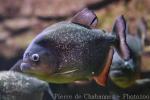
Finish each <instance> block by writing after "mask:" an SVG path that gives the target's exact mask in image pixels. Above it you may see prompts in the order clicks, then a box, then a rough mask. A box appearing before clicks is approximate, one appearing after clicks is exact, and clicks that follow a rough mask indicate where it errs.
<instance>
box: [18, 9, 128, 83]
mask: <svg viewBox="0 0 150 100" xmlns="http://www.w3.org/2000/svg"><path fill="white" fill-rule="evenodd" d="M97 21H98V20H97V17H96V15H95V14H94V13H93V12H92V11H90V10H88V9H84V10H83V11H81V12H79V13H77V14H76V15H75V16H74V17H73V18H72V19H71V21H64V22H59V23H56V24H54V25H52V26H50V27H48V28H46V29H45V30H44V31H42V32H41V33H40V34H39V35H38V36H37V37H35V39H33V41H32V42H31V43H30V44H29V46H28V47H27V49H26V50H25V53H24V55H23V60H22V63H21V65H20V66H19V67H20V69H21V71H22V72H25V73H28V74H31V75H33V76H36V77H38V78H40V79H42V80H45V81H48V82H51V83H71V82H75V81H79V80H80V81H81V80H88V79H92V78H94V79H95V81H96V82H97V83H98V84H100V85H105V83H106V80H107V77H108V73H109V69H110V65H111V61H112V56H113V49H112V48H116V49H117V50H118V52H119V54H120V55H121V57H122V58H123V59H126V60H128V59H129V50H128V47H127V45H126V41H125V40H126V39H125V31H124V30H125V28H126V27H125V21H124V17H123V16H120V17H118V18H117V20H116V22H115V24H114V29H113V32H112V34H108V33H107V32H104V31H102V30H99V29H95V28H93V27H95V26H96V23H97Z"/></svg>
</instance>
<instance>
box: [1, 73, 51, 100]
mask: <svg viewBox="0 0 150 100" xmlns="http://www.w3.org/2000/svg"><path fill="white" fill-rule="evenodd" d="M48 87H49V86H48V83H46V82H44V81H42V80H38V79H36V78H33V77H29V76H26V75H23V74H21V73H18V72H13V71H2V72H0V100H42V98H43V92H44V91H46V90H48Z"/></svg>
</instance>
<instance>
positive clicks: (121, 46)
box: [113, 15, 131, 60]
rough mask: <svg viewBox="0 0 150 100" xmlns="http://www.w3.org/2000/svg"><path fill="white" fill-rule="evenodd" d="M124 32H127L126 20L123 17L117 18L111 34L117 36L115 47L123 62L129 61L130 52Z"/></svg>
mask: <svg viewBox="0 0 150 100" xmlns="http://www.w3.org/2000/svg"><path fill="white" fill-rule="evenodd" d="M126 32H127V25H126V20H125V18H124V16H123V15H121V16H119V17H117V19H116V21H115V24H114V27H113V33H115V34H116V35H117V38H118V40H119V41H118V44H117V45H116V49H117V51H118V53H119V54H120V56H121V57H122V58H123V59H124V60H129V59H130V56H131V55H130V50H129V47H128V45H127V42H126Z"/></svg>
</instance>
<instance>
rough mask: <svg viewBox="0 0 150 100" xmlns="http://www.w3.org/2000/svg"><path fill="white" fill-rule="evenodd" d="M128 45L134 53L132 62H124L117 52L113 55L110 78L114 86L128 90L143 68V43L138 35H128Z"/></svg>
mask: <svg viewBox="0 0 150 100" xmlns="http://www.w3.org/2000/svg"><path fill="white" fill-rule="evenodd" d="M126 39H127V44H128V46H129V48H130V51H131V53H132V55H131V56H132V57H131V59H130V61H124V60H123V59H122V58H121V57H120V56H119V55H118V53H117V52H115V53H114V55H113V61H112V65H111V69H110V78H111V80H112V81H113V83H114V84H116V85H117V86H119V87H121V88H127V87H130V86H132V85H133V84H135V81H136V80H137V79H138V78H139V71H140V66H141V54H142V51H143V49H142V42H141V39H140V38H139V37H138V36H137V35H130V34H127V38H126Z"/></svg>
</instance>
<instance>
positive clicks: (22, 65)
mask: <svg viewBox="0 0 150 100" xmlns="http://www.w3.org/2000/svg"><path fill="white" fill-rule="evenodd" d="M30 67H31V65H30V64H28V63H21V65H20V69H21V71H22V72H26V71H27V70H29V69H30Z"/></svg>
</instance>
